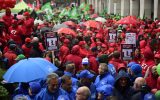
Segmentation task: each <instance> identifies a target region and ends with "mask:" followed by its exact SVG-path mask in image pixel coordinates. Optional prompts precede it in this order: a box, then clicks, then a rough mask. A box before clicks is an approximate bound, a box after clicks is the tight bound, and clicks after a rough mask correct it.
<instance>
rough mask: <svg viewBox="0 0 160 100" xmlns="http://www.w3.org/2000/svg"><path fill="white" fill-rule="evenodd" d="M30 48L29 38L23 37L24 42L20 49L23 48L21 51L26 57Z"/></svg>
mask: <svg viewBox="0 0 160 100" xmlns="http://www.w3.org/2000/svg"><path fill="white" fill-rule="evenodd" d="M31 49H32V45H31V39H30V38H26V39H25V44H23V45H22V50H23V53H24V55H25V57H26V58H28V57H29V55H30V51H31Z"/></svg>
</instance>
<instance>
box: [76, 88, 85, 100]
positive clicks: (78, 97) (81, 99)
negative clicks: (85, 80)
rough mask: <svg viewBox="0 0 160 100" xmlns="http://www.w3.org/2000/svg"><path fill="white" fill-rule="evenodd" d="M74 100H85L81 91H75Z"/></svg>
mask: <svg viewBox="0 0 160 100" xmlns="http://www.w3.org/2000/svg"><path fill="white" fill-rule="evenodd" d="M76 100H87V98H86V95H85V93H84V91H83V90H82V89H78V90H77V93H76Z"/></svg>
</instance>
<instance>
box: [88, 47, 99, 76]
mask: <svg viewBox="0 0 160 100" xmlns="http://www.w3.org/2000/svg"><path fill="white" fill-rule="evenodd" d="M97 55H98V50H97V47H93V48H91V53H90V54H89V55H88V59H89V63H90V70H92V71H94V72H95V73H97V74H98V61H97V60H96V57H97Z"/></svg>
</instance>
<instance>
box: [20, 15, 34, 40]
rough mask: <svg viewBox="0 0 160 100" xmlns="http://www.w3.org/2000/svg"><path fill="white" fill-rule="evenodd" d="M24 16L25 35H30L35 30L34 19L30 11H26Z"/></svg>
mask: <svg viewBox="0 0 160 100" xmlns="http://www.w3.org/2000/svg"><path fill="white" fill-rule="evenodd" d="M23 16H24V17H25V20H24V24H23V25H24V27H25V29H24V31H25V33H24V36H25V37H30V36H31V33H32V32H33V27H34V19H33V18H31V17H30V14H29V12H24V14H23Z"/></svg>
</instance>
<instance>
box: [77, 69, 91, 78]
mask: <svg viewBox="0 0 160 100" xmlns="http://www.w3.org/2000/svg"><path fill="white" fill-rule="evenodd" d="M76 76H77V77H78V78H93V77H94V75H93V74H92V73H91V72H89V71H88V70H83V71H81V72H80V73H79V74H76Z"/></svg>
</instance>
